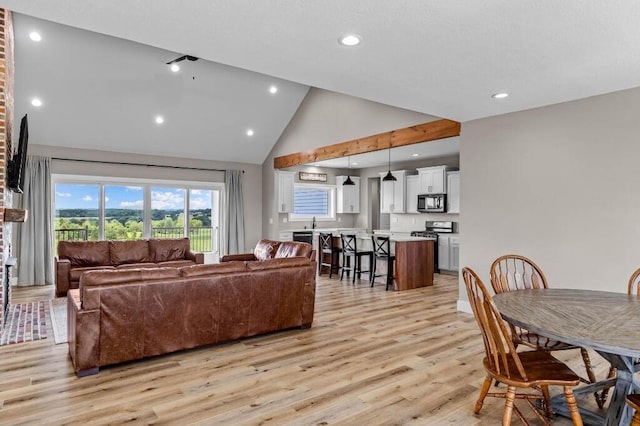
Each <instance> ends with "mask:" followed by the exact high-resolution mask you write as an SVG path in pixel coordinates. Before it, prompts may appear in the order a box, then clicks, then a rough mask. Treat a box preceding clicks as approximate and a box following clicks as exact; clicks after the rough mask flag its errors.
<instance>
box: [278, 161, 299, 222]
mask: <svg viewBox="0 0 640 426" xmlns="http://www.w3.org/2000/svg"><path fill="white" fill-rule="evenodd" d="M294 182H295V173H294V172H283V171H281V170H278V171H277V172H276V188H277V191H278V213H291V212H293V183H294Z"/></svg>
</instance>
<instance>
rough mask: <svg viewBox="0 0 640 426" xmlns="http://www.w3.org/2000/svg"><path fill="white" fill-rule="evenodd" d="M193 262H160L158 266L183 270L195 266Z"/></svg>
mask: <svg viewBox="0 0 640 426" xmlns="http://www.w3.org/2000/svg"><path fill="white" fill-rule="evenodd" d="M195 264H196V262H194V261H193V260H169V261H167V262H158V266H161V267H163V268H181V267H183V266H191V265H195Z"/></svg>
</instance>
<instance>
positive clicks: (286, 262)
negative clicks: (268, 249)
mask: <svg viewBox="0 0 640 426" xmlns="http://www.w3.org/2000/svg"><path fill="white" fill-rule="evenodd" d="M245 263H246V265H247V270H248V271H264V270H267V269H283V268H295V267H299V266H308V265H309V264H310V263H311V260H310V259H309V258H307V257H289V258H287V257H282V258H279V259H269V260H263V261H254V262H245Z"/></svg>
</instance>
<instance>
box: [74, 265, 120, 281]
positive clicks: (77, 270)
mask: <svg viewBox="0 0 640 426" xmlns="http://www.w3.org/2000/svg"><path fill="white" fill-rule="evenodd" d="M109 269H116V268H115V267H113V266H86V267H83V268H71V270H70V271H69V278H71V281H80V276H81V275H82V274H84V273H85V272H88V271H102V270H109Z"/></svg>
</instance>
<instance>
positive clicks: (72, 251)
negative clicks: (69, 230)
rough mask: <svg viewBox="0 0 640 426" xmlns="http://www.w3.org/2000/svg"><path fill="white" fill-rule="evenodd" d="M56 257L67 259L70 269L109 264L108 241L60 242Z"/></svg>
mask: <svg viewBox="0 0 640 426" xmlns="http://www.w3.org/2000/svg"><path fill="white" fill-rule="evenodd" d="M58 257H60V258H62V259H69V261H70V262H71V266H72V267H73V266H97V265H110V264H111V259H110V257H109V241H60V242H59V243H58Z"/></svg>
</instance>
